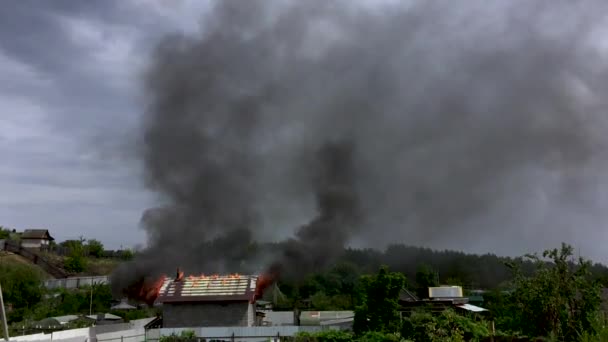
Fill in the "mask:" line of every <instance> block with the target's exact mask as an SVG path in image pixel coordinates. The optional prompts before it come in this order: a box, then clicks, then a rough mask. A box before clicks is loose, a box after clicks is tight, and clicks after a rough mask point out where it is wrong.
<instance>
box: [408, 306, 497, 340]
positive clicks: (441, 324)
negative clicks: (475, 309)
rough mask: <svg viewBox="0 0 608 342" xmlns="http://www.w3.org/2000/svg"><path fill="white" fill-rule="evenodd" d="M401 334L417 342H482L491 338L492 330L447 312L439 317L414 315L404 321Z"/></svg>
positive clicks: (417, 313) (485, 325) (422, 313)
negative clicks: (481, 341) (486, 338)
mask: <svg viewBox="0 0 608 342" xmlns="http://www.w3.org/2000/svg"><path fill="white" fill-rule="evenodd" d="M401 334H402V336H403V337H406V338H410V339H412V340H415V341H480V340H482V339H483V338H485V337H488V336H490V330H489V329H488V326H487V324H486V322H484V321H479V322H477V321H474V320H473V319H471V318H469V317H465V316H461V315H459V314H457V313H455V312H454V311H452V310H446V311H444V312H443V313H441V315H439V316H433V315H431V314H430V313H428V312H415V313H413V314H412V315H411V316H410V317H409V318H407V319H405V320H404V323H403V329H402V333H401Z"/></svg>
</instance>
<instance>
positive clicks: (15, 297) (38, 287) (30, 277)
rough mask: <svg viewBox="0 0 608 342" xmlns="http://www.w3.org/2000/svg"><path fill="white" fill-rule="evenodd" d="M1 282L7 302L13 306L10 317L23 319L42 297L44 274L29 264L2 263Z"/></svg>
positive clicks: (13, 319) (0, 267)
mask: <svg viewBox="0 0 608 342" xmlns="http://www.w3.org/2000/svg"><path fill="white" fill-rule="evenodd" d="M0 283H1V284H2V292H3V295H4V301H5V303H6V304H7V305H8V304H10V305H12V307H13V311H12V312H11V313H10V315H9V317H8V318H9V320H11V321H18V320H21V319H22V318H23V315H24V314H25V312H26V311H27V309H28V308H30V307H33V306H34V305H36V304H37V303H39V302H40V300H41V298H42V294H43V287H42V275H41V274H40V273H39V272H38V271H37V270H36V269H33V268H31V267H28V265H25V264H24V265H20V264H9V265H5V264H0Z"/></svg>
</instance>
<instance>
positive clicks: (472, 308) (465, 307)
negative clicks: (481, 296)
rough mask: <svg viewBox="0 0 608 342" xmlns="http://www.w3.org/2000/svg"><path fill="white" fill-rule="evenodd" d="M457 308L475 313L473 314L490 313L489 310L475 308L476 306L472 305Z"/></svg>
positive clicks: (461, 305) (462, 305)
mask: <svg viewBox="0 0 608 342" xmlns="http://www.w3.org/2000/svg"><path fill="white" fill-rule="evenodd" d="M456 306H457V307H459V308H461V309H465V310H468V311H473V312H483V311H489V310H488V309H484V308H480V307H479V306H475V305H471V304H460V305H456Z"/></svg>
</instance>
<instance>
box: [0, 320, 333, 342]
mask: <svg viewBox="0 0 608 342" xmlns="http://www.w3.org/2000/svg"><path fill="white" fill-rule="evenodd" d="M133 325H134V326H137V328H132V329H126V330H119V331H110V332H105V333H96V331H95V328H96V327H92V328H84V329H72V330H64V331H58V332H54V333H52V334H36V335H27V336H16V337H11V339H10V340H11V341H19V342H30V341H32V342H51V341H55V342H144V341H154V342H156V341H158V340H160V337H161V336H170V335H171V334H177V335H179V334H180V333H181V332H182V331H194V333H195V335H196V337H199V338H201V339H203V338H204V339H207V340H210V339H213V340H224V341H244V342H261V341H269V340H276V341H279V340H280V338H281V337H285V336H294V335H295V334H297V333H298V332H304V331H306V332H316V331H320V330H323V329H324V328H322V327H312V326H311V327H305V326H275V327H213V328H206V327H198V328H175V329H173V328H162V329H151V330H148V331H146V330H144V329H143V328H142V326H143V324H139V323H134V324H133ZM117 327H123V326H122V325H118V324H117Z"/></svg>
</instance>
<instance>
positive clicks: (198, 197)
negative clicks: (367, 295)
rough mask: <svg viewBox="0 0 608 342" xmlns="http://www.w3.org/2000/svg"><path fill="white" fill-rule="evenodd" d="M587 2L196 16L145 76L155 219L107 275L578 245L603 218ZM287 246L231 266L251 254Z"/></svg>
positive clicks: (597, 43)
mask: <svg viewBox="0 0 608 342" xmlns="http://www.w3.org/2000/svg"><path fill="white" fill-rule="evenodd" d="M607 5H608V4H605V3H604V2H602V1H599V0H598V1H579V2H576V3H573V2H568V1H548V0H545V1H535V2H533V3H532V2H529V1H523V0H509V1H506V0H505V1H494V2H492V3H488V2H484V1H468V2H466V3H459V4H458V5H455V4H454V3H453V2H450V1H439V0H438V1H422V0H420V1H407V2H406V1H403V2H389V1H386V2H369V1H367V2H366V1H359V2H356V1H332V2H327V1H279V0H277V1H267V0H264V1H261V0H256V1H246V2H243V1H218V2H216V3H215V6H214V7H213V10H212V11H211V12H210V13H207V14H206V15H205V16H203V19H202V24H201V27H202V28H201V33H200V35H198V36H183V35H172V36H170V37H167V38H166V39H164V40H163V41H162V42H161V43H160V44H159V46H158V48H157V49H156V51H155V54H154V56H153V61H152V63H151V65H150V68H149V70H148V73H147V75H146V79H145V90H146V94H147V99H148V106H147V109H146V115H145V117H144V122H143V130H142V132H143V144H142V146H141V147H142V155H143V164H144V166H145V180H146V184H147V185H148V187H149V188H150V189H151V190H153V191H155V192H156V193H157V194H158V195H159V203H160V205H159V207H158V208H153V209H150V210H148V211H146V212H145V213H144V215H143V219H142V223H143V227H144V229H146V231H147V233H148V236H149V249H148V250H147V251H146V252H145V253H143V254H142V256H141V257H140V258H138V259H137V260H135V262H134V263H133V265H132V266H130V267H131V268H130V270H129V271H126V268H125V269H122V270H118V272H117V278H120V279H126V280H124V281H125V282H128V281H129V280H128V279H132V278H133V277H137V276H140V275H147V274H150V273H153V272H156V271H158V270H159V269H164V270H165V271H166V272H171V271H172V270H173V269H174V268H175V267H176V266H181V267H183V269H185V270H190V271H197V272H198V271H205V272H214V271H218V272H222V271H225V270H226V271H229V272H232V271H233V270H237V269H239V270H243V269H247V268H251V267H254V268H255V267H263V266H264V265H261V266H260V265H259V264H260V263H261V264H265V263H266V264H269V263H271V262H273V261H276V260H277V258H278V259H280V260H282V262H284V263H287V264H290V265H298V266H297V267H298V269H301V270H304V271H309V270H314V269H318V268H321V267H324V265H326V264H328V263H331V260H332V258H334V257H335V255H336V254H337V253H339V251H340V250H341V249H342V247H343V246H344V245H346V244H349V243H355V244H359V245H366V246H381V245H383V244H385V243H387V242H406V243H410V244H424V245H431V246H436V247H449V248H465V249H467V250H471V251H483V252H486V251H490V250H493V251H494V252H496V253H502V254H519V253H521V252H527V251H529V249H533V250H538V249H539V248H544V247H545V246H554V245H555V244H556V243H558V242H559V241H569V242H572V243H574V242H577V243H579V242H580V243H583V241H580V240H577V241H574V240H576V239H577V236H579V235H580V233H581V232H584V234H594V233H595V234H599V233H600V232H601V230H600V229H601V228H600V227H601V224H602V222H603V220H604V219H605V215H604V212H605V208H606V204H607V202H606V199H604V198H603V196H602V195H601V194H602V192H603V191H604V190H605V188H606V186H605V184H606V176H605V175H604V174H605V172H604V170H605V169H606V165H605V160H606V158H605V152H604V151H605V150H606V149H605V148H606V146H607V142H608V137H607V135H606V134H605V132H606V124H607V121H606V113H605V109H606V108H607V106H606V102H605V100H604V97H603V95H604V93H605V92H606V90H607V89H608V85H607V84H606V79H608V78H606V77H605V76H606V63H605V57H606V52H607V51H608V50H607V49H606V48H607V47H608V45H606V44H605V42H603V41H602V39H603V38H602V36H603V32H605V31H604V29H605V28H606V22H605V20H604V19H603V18H602V15H601V14H602V13H605V12H604V10H605V9H606V8H605V7H606V6H607ZM289 237H292V238H291V240H290V241H289V243H288V244H287V245H288V246H289V248H287V249H286V250H283V251H280V252H278V253H276V254H273V255H267V256H264V257H260V260H263V262H262V261H260V260H257V261H255V262H254V261H252V262H251V264H249V265H244V264H243V263H242V258H241V257H242V256H243V255H244V254H243V253H244V252H243V250H244V249H246V248H247V246H249V245H250V242H251V241H254V240H259V239H273V240H279V239H284V238H289ZM214 239H216V240H217V239H219V240H217V241H220V242H221V243H218V244H213V243H210V241H212V240H214ZM216 246H222V247H221V248H220V247H216ZM235 260H241V261H239V262H236V261H235ZM133 270H135V271H133ZM167 270H168V271H167ZM127 274H128V275H129V277H127V276H126V275H127ZM122 284H124V283H122ZM119 286H120V285H119Z"/></svg>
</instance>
